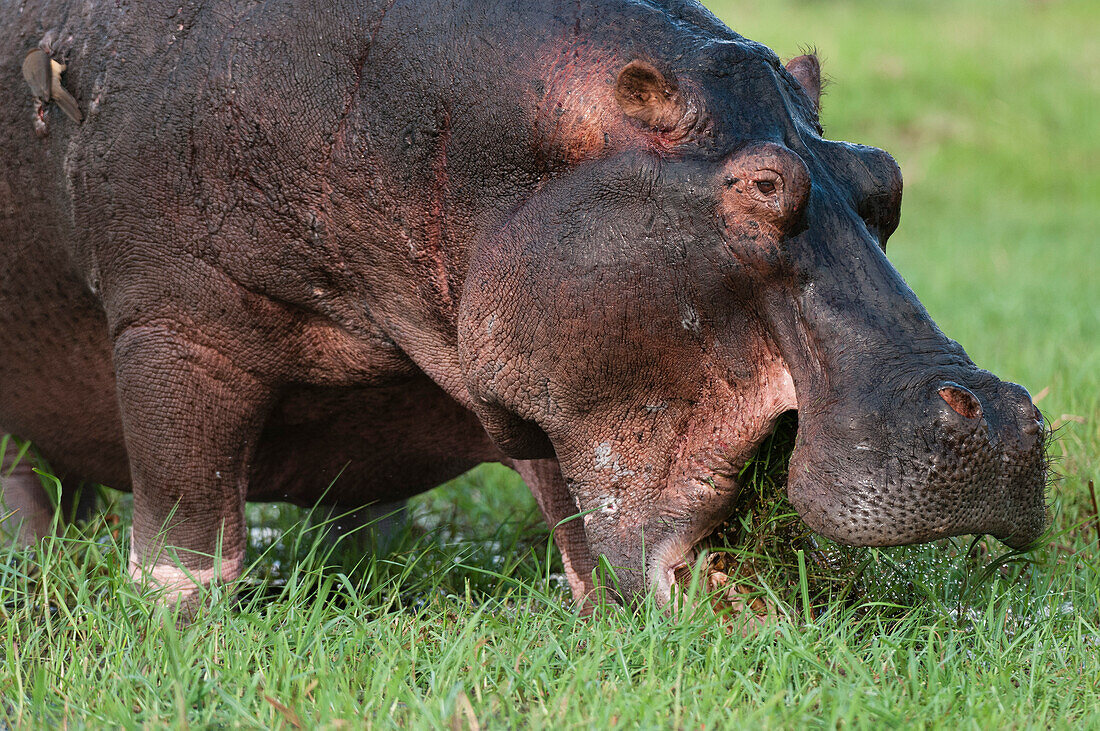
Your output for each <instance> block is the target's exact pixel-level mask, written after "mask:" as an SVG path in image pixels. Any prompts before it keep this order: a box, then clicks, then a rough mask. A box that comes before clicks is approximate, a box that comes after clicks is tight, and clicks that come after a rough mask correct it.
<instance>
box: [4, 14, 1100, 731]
mask: <svg viewBox="0 0 1100 731" xmlns="http://www.w3.org/2000/svg"><path fill="white" fill-rule="evenodd" d="M715 8H716V10H717V11H718V13H719V14H720V15H721V16H722V17H723V19H724V20H726V21H727V22H729V23H730V24H731V26H732V27H734V28H736V29H738V30H739V31H741V32H743V33H744V34H746V35H748V36H750V37H752V38H755V39H757V40H761V41H764V42H766V43H768V44H769V45H771V46H772V47H774V48H775V49H776V50H777V51H778V52H779V53H780V54H782V55H784V56H790V55H793V54H795V53H797V51H798V47H799V45H800V44H807V43H815V44H816V45H817V46H818V47H819V48H820V49H821V52H822V55H823V57H824V62H825V71H826V72H827V73H828V74H829V75H831V76H832V77H833V78H834V79H835V81H834V83H833V84H832V85H831V86H830V88H829V91H828V94H827V96H826V97H825V100H824V111H823V116H824V121H825V125H826V128H827V131H828V133H829V134H830V136H833V137H837V138H843V139H854V140H858V141H860V142H866V143H869V144H876V145H879V146H882V147H885V148H886V149H888V150H890V151H891V152H892V153H893V154H894V155H895V156H896V157H897V158H898V160H899V162H900V163H901V165H902V169H903V170H904V171H905V173H906V179H907V187H906V200H905V204H904V213H903V218H902V226H901V228H900V229H899V231H898V233H897V234H895V236H894V238H893V239H892V240H891V242H890V247H889V255H890V257H891V259H893V261H894V262H895V263H896V265H897V266H898V268H899V269H900V270H901V272H902V273H903V274H904V275H905V276H906V278H907V279H908V280H909V282H910V283H911V285H912V286H913V288H914V289H915V290H916V292H917V294H918V295H919V296H920V297H921V298H922V300H923V301H924V303H925V305H926V306H927V307H928V309H929V310H930V312H931V313H932V315H933V316H934V317H935V318H936V320H937V322H939V324H940V325H941V327H942V328H943V329H944V330H945V331H946V332H947V333H948V334H949V335H951V336H952V337H954V338H956V339H958V340H959V341H960V342H961V343H963V344H964V345H965V346H966V348H967V350H968V352H969V353H970V354H971V356H972V357H973V358H974V360H975V361H976V362H978V363H979V364H980V365H982V366H984V367H987V368H989V369H991V370H993V371H995V372H997V373H998V374H999V375H1002V376H1004V377H1006V378H1009V379H1012V380H1015V381H1017V382H1019V383H1022V384H1023V385H1025V386H1026V387H1027V388H1028V389H1029V390H1031V392H1032V393H1033V394H1043V397H1042V400H1041V401H1040V406H1041V407H1042V408H1043V409H1044V411H1045V412H1046V413H1047V415H1048V417H1049V418H1050V420H1051V421H1053V422H1055V423H1057V424H1058V426H1059V430H1058V438H1057V440H1056V441H1055V443H1054V456H1055V458H1056V467H1057V469H1058V470H1059V472H1060V473H1061V478H1060V479H1059V480H1058V481H1057V482H1056V483H1055V484H1054V485H1053V487H1052V490H1051V503H1052V510H1053V514H1054V517H1055V522H1054V529H1053V533H1052V535H1051V536H1050V540H1049V541H1048V542H1047V544H1046V545H1045V546H1044V547H1042V548H1040V549H1039V550H1036V551H1033V552H1032V553H1030V554H1027V555H1025V556H1008V557H1007V560H1003V561H1002V560H1000V559H1001V558H1002V557H1004V554H1005V551H1004V548H1003V547H1001V546H999V545H998V544H996V542H992V541H991V542H984V541H982V542H977V543H975V544H973V545H972V543H971V542H970V541H967V540H961V539H960V540H958V541H955V542H945V543H943V544H940V545H937V546H930V547H919V548H908V549H894V550H891V551H879V552H873V551H860V552H843V551H841V550H840V549H837V548H835V547H832V546H829V545H827V544H825V543H822V542H819V541H817V539H815V538H814V537H813V536H811V535H809V534H808V533H806V532H805V529H804V528H802V527H801V525H800V523H799V522H798V521H797V519H795V518H793V517H792V515H791V513H790V511H789V509H788V508H787V507H785V504H784V503H783V501H782V499H781V498H782V480H783V470H784V468H785V464H784V456H785V454H786V453H787V451H788V449H789V443H787V442H784V439H787V438H789V437H785V436H784V434H783V433H782V432H780V433H777V435H776V436H775V437H774V438H773V440H772V441H771V442H769V444H768V445H766V447H765V449H764V450H763V451H762V454H761V457H760V459H759V460H758V461H757V462H755V463H754V464H753V465H751V466H750V468H749V469H748V471H747V472H746V474H745V475H744V477H745V478H746V481H747V483H748V484H749V489H748V490H747V491H746V498H745V499H746V502H745V504H744V505H743V510H742V511H741V512H740V513H739V517H738V520H737V521H735V522H734V523H732V524H731V525H730V526H728V532H727V534H726V536H727V538H728V539H729V540H728V542H729V543H731V544H734V545H735V546H736V548H737V549H738V550H737V552H730V551H728V550H723V547H722V546H721V545H716V546H715V549H714V550H715V552H716V555H718V556H719V558H721V559H722V560H723V561H726V562H727V563H726V564H724V568H726V569H729V570H728V571H726V573H729V574H730V575H731V576H732V577H733V579H732V580H733V581H735V582H738V583H740V584H741V585H742V586H743V587H744V589H745V591H746V592H747V596H754V597H760V598H762V599H763V600H764V601H765V602H766V604H767V605H768V606H769V607H770V608H771V612H772V619H771V620H770V622H769V623H768V624H767V625H766V626H765V627H764V628H762V629H758V630H757V631H755V632H750V633H748V634H747V635H745V636H743V634H742V632H741V631H740V626H739V625H738V624H737V622H736V620H732V621H731V620H730V619H728V618H723V617H718V616H716V615H715V612H714V610H713V609H712V608H711V605H710V603H709V602H708V601H706V600H705V598H704V597H702V596H701V592H700V589H699V586H700V581H696V582H695V583H694V584H693V586H694V588H693V589H692V590H691V591H694V592H695V594H693V595H691V596H689V597H688V601H687V602H685V604H686V605H689V606H693V605H694V606H698V607H699V609H698V611H688V610H685V611H682V612H680V613H678V614H675V615H671V616H670V615H666V614H664V613H662V612H660V611H658V610H657V609H656V608H655V607H654V606H652V605H651V604H647V605H645V606H643V607H641V608H640V609H639V610H638V611H637V612H624V611H607V612H604V613H602V614H601V615H600V616H599V617H597V618H594V619H587V620H582V619H578V618H577V617H575V616H574V615H573V613H572V612H571V611H570V610H569V609H568V607H567V606H566V598H567V593H566V591H565V590H564V588H563V587H562V584H561V581H560V579H559V577H558V576H557V573H558V572H559V571H560V565H559V559H558V558H557V556H556V554H555V553H554V552H553V551H551V550H549V547H548V533H547V528H546V526H545V525H543V524H542V523H541V521H540V520H539V519H538V514H537V511H536V510H535V507H534V504H533V502H532V500H531V498H530V496H529V495H528V494H527V493H526V491H525V489H524V488H523V487H522V485H521V484H520V483H519V481H518V479H517V478H515V476H514V475H512V474H511V473H510V472H509V471H508V470H506V469H504V468H500V467H496V466H486V467H483V468H481V469H479V470H477V471H475V472H474V473H471V474H470V475H468V476H466V477H464V478H462V479H460V480H457V481H455V482H454V483H452V484H450V485H447V486H445V487H443V488H441V489H440V490H437V491H434V492H432V493H429V494H428V495H425V496H422V497H421V498H418V499H417V501H416V505H415V516H416V523H417V525H418V526H419V529H418V530H417V531H415V532H413V533H410V534H409V535H407V536H405V537H404V538H403V540H402V541H401V542H400V543H399V544H398V546H397V547H396V549H395V550H394V551H393V552H392V553H391V554H389V555H388V556H386V557H384V558H375V557H372V556H367V557H364V556H363V555H362V553H361V552H359V551H356V550H339V549H337V550H333V549H332V546H331V544H330V543H328V542H326V541H324V540H321V538H320V531H319V530H318V529H317V528H316V527H314V526H313V525H312V524H311V523H310V522H309V521H307V520H306V519H305V516H304V514H303V513H301V512H300V511H296V510H289V509H281V508H279V507H277V506H251V507H250V508H249V510H250V514H251V515H250V517H251V519H252V521H251V524H252V525H253V526H255V527H256V530H254V531H253V540H252V544H251V545H250V560H252V561H253V562H254V566H253V568H252V570H251V571H250V572H249V578H248V579H246V580H245V581H244V582H242V583H241V584H239V585H236V586H233V587H227V588H223V589H219V590H217V594H216V596H213V597H212V598H211V605H212V606H211V608H210V609H209V611H207V612H205V613H204V614H203V615H202V616H201V618H200V620H199V621H198V622H196V623H195V624H193V625H192V626H190V627H187V628H185V629H178V628H177V626H176V623H175V622H174V620H173V618H172V617H171V616H170V615H169V614H168V613H167V612H166V611H165V610H163V609H158V608H157V607H156V605H155V604H154V603H153V602H151V601H150V600H149V598H148V597H147V596H144V595H143V593H142V591H141V590H140V589H139V588H137V587H134V586H132V585H131V584H130V583H129V582H128V580H127V579H126V578H125V576H126V571H125V566H126V533H125V526H126V525H127V520H126V518H125V513H126V506H125V501H123V502H122V504H121V505H120V506H119V507H117V508H112V509H111V511H109V512H110V514H114V513H121V514H122V516H123V519H122V520H121V521H116V520H114V519H110V518H101V519H97V520H96V521H95V522H94V523H93V524H92V525H90V526H87V527H86V528H85V530H83V531H71V532H70V533H69V534H68V535H67V536H65V537H62V538H58V539H56V540H52V541H46V542H44V543H43V544H41V545H40V546H38V547H37V549H36V550H34V551H13V550H6V551H4V552H2V553H0V728H3V727H4V726H5V724H6V725H8V726H11V727H20V728H22V727H31V728H34V727H55V726H60V725H63V724H66V725H68V726H76V727H80V726H91V727H100V726H128V727H130V726H132V727H138V726H153V727H161V726H178V727H183V726H195V727H210V726H218V727H221V726H232V727H237V726H246V727H248V726H262V727H272V726H274V727H291V728H293V727H324V728H341V727H352V728H359V727H372V726H379V727H388V726H409V727H418V728H419V727H440V726H451V727H456V728H461V727H483V728H484V727H515V726H521V725H522V726H535V727H555V728H556V727H562V726H566V727H569V726H572V727H592V726H600V727H612V726H614V727H646V728H654V727H659V728H664V727H677V728H679V727H683V728H688V727H690V728H699V727H706V728H711V727H727V726H732V725H738V726H740V725H746V726H748V725H751V726H761V727H784V728H786V727H801V726H811V727H830V728H836V727H838V726H840V725H844V726H879V725H883V724H890V725H894V726H901V727H936V726H948V727H953V728H954V727H971V728H987V727H1010V728H1020V727H1044V728H1045V727H1051V726H1053V727H1066V728H1068V727H1075V728H1076V727H1085V728H1087V727H1096V726H1098V725H1100V553H1098V545H1097V538H1096V533H1095V532H1094V531H1095V528H1094V524H1093V523H1092V522H1091V521H1093V520H1094V517H1095V514H1094V511H1093V508H1092V503H1091V500H1090V499H1089V494H1088V488H1087V484H1088V481H1089V480H1090V479H1091V480H1100V460H1098V458H1097V455H1098V454H1100V292H1098V289H1097V287H1098V284H1097V283H1098V282H1100V263H1098V262H1100V256H1098V255H1097V243H1098V242H1097V240H1096V236H1097V234H1096V223H1097V220H1096V216H1097V202H1098V201H1100V122H1098V120H1100V114H1098V112H1100V44H1098V42H1097V40H1096V35H1095V30H1094V29H1095V28H1096V27H1097V23H1098V22H1100V11H1097V10H1096V9H1094V8H1093V7H1092V5H1091V4H1089V3H1086V2H1059V1H1058V0H1051V1H1050V2H1023V0H995V1H994V0H975V1H974V2H969V3H965V4H964V3H947V2H933V1H932V0H918V1H915V2H913V1H911V2H901V1H900V0H897V1H894V0H886V1H885V2H883V1H882V0H879V1H878V2H871V1H870V0H866V1H863V0H844V1H841V0H837V1H834V2H821V1H811V0H804V1H803V2H794V1H792V0H786V1H777V2H770V3H760V2H751V3H750V2H720V3H715ZM261 527H262V528H263V529H261ZM815 541H817V542H815ZM800 550H801V554H799V551H800ZM737 567H747V569H743V570H735V569H736V568H737Z"/></svg>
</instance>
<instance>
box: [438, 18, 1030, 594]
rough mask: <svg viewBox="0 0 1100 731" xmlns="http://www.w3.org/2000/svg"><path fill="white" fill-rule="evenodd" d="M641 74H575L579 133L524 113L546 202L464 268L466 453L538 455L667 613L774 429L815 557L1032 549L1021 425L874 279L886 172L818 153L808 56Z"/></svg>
mask: <svg viewBox="0 0 1100 731" xmlns="http://www.w3.org/2000/svg"><path fill="white" fill-rule="evenodd" d="M657 56H658V54H655V55H654V56H651V57H648V58H647V57H638V56H635V57H633V58H631V57H630V56H627V57H620V58H618V59H616V61H615V62H614V64H613V65H611V66H609V67H608V68H606V69H600V70H599V72H598V73H593V75H592V78H593V79H595V80H594V81H591V82H587V83H589V84H590V86H589V87H586V95H580V96H584V98H585V99H587V100H588V101H587V102H586V103H587V104H589V105H591V107H592V109H594V110H595V111H590V113H589V114H587V116H584V115H583V114H582V113H581V112H578V111H577V110H574V109H571V108H570V106H569V104H570V101H569V99H571V98H575V97H576V96H578V95H576V94H572V95H569V94H566V93H565V92H560V96H559V97H557V100H556V101H555V100H554V98H553V97H554V94H555V90H554V89H553V88H550V89H548V90H547V97H548V101H547V103H554V104H557V106H558V109H559V113H558V114H557V119H558V124H557V126H556V127H555V130H554V135H556V136H551V135H547V137H546V138H545V139H543V140H542V141H541V142H540V144H543V146H544V147H545V149H546V150H547V153H546V157H547V160H548V162H547V174H546V176H545V182H544V183H543V184H542V185H541V187H539V188H538V190H537V192H535V193H534V194H533V195H532V196H530V197H529V198H528V199H527V200H526V201H524V202H523V203H522V204H520V205H519V206H518V207H517V208H515V209H514V210H512V211H510V212H509V213H508V216H507V218H506V220H504V221H503V222H501V224H500V225H499V230H498V231H496V232H495V233H494V235H493V236H491V237H489V238H488V239H487V240H486V241H485V242H484V244H483V245H482V246H481V247H480V248H479V249H478V250H477V251H476V252H474V254H473V257H472V261H471V268H470V274H469V278H468V280H467V282H466V287H465V291H464V294H463V301H462V308H461V315H460V330H459V347H460V353H461V356H462V358H463V367H464V373H465V377H466V380H467V386H468V388H469V391H470V394H471V398H472V400H473V402H474V407H475V410H476V412H477V413H478V416H479V417H480V418H481V421H482V423H483V424H484V425H485V427H486V429H487V431H488V432H489V434H490V435H491V436H492V437H493V439H494V440H495V441H496V443H497V444H498V445H499V446H500V448H501V449H502V450H503V451H504V452H505V453H506V454H508V455H510V456H511V457H513V458H519V459H524V458H538V457H551V456H553V457H556V458H557V460H558V462H559V464H560V467H561V471H562V475H563V476H564V478H565V482H566V486H567V489H568V493H569V495H570V497H571V498H572V500H574V501H575V503H576V508H577V511H578V512H580V513H582V514H583V515H584V517H583V520H584V526H585V533H586V535H587V538H588V541H589V544H590V546H591V547H592V549H593V551H594V552H595V553H598V554H602V555H604V556H606V557H607V559H608V560H609V561H610V563H611V564H612V565H613V566H618V567H620V568H621V571H620V572H619V580H620V582H621V584H622V586H623V587H624V588H625V591H626V593H628V594H631V595H636V594H637V593H639V592H641V591H642V590H644V589H645V588H646V587H647V585H648V586H650V587H653V588H656V589H657V591H658V595H659V596H660V597H661V598H663V599H667V596H668V590H669V587H670V583H671V582H672V580H673V579H672V575H673V571H674V569H675V568H677V567H678V566H680V565H682V563H683V562H684V561H687V560H690V559H691V556H692V549H693V546H694V545H695V544H696V543H697V542H698V541H699V540H701V539H702V538H703V537H705V536H706V535H707V534H709V533H710V532H711V531H713V530H714V528H715V527H716V526H717V524H718V523H720V522H721V521H722V520H724V519H726V518H727V517H728V516H729V514H730V512H731V511H732V509H733V505H734V500H735V498H736V494H737V489H738V485H737V483H736V476H737V474H738V472H739V470H740V469H741V467H743V466H744V464H745V462H746V460H747V459H748V458H749V457H751V455H752V454H753V452H754V450H755V449H756V448H757V447H758V446H759V444H760V443H761V441H762V440H763V439H764V438H765V437H766V436H767V435H768V434H769V432H770V431H771V430H772V429H773V427H774V424H775V421H776V419H777V418H778V417H779V415H780V414H782V413H783V412H785V411H789V410H792V409H796V410H797V411H798V435H797V439H796V445H795V449H794V454H793V457H792V460H791V465H790V481H789V485H788V493H789V497H790V500H791V502H792V503H793V505H794V506H795V507H796V509H797V510H798V511H799V513H800V515H801V516H802V518H803V519H804V520H805V521H806V523H808V524H809V525H810V527H812V528H813V529H814V530H816V531H818V532H820V533H821V534H823V535H825V536H827V537H829V538H832V539H835V540H837V541H840V542H842V543H846V544H852V545H865V546H886V545H897V544H905V543H916V542H923V541H931V540H935V539H938V538H943V537H946V536H953V535H959V534H966V533H989V534H992V535H994V536H996V537H997V538H999V539H1000V540H1002V541H1003V542H1005V543H1006V544H1008V545H1010V546H1013V547H1021V546H1024V545H1026V544H1028V543H1030V542H1032V541H1034V540H1035V539H1036V538H1037V537H1038V536H1039V535H1040V533H1041V532H1042V530H1043V528H1044V525H1045V522H1046V508H1045V503H1044V488H1045V481H1046V461H1045V452H1044V447H1045V439H1044V437H1045V434H1046V429H1045V427H1044V424H1043V418H1042V416H1041V415H1040V413H1039V411H1038V410H1037V409H1036V407H1035V406H1034V404H1033V403H1032V401H1031V398H1030V397H1029V395H1028V393H1027V392H1026V391H1025V390H1024V389H1023V388H1021V387H1020V386H1017V385H1015V384H1011V383H1005V382H1003V381H1000V380H998V379H997V378H996V377H995V376H993V375H992V374H990V373H989V372H987V371H984V370H981V369H979V368H977V367H976V366H975V365H974V364H973V362H971V360H970V359H969V358H968V357H967V355H966V353H965V352H964V351H963V349H962V348H961V347H960V346H959V345H958V344H957V343H955V342H954V341H952V340H950V339H949V338H947V337H946V336H945V335H944V334H943V333H942V332H941V331H940V330H939V329H938V328H937V327H936V325H935V323H933V322H932V320H931V318H930V317H929V315H928V313H927V312H926V311H925V309H924V308H923V307H922V306H921V304H920V302H919V301H918V300H917V298H916V296H915V295H914V294H913V292H912V291H911V290H910V289H909V287H908V286H907V285H906V284H905V282H904V281H903V279H902V278H901V276H900V275H899V274H898V273H897V271H895V269H894V268H893V267H892V266H891V265H890V263H889V261H888V260H887V258H886V255H885V245H886V241H887V238H888V237H889V236H890V234H891V233H892V232H893V231H894V229H895V228H896V227H897V225H898V221H899V215H900V205H901V193H902V178H901V173H900V171H899V169H898V166H897V165H896V164H895V162H894V160H893V159H892V158H891V157H890V156H889V155H888V154H887V153H885V152H883V151H882V150H878V149H875V148H871V147H865V146H861V145H854V144H849V143H846V142H834V141H830V140H826V139H824V138H823V136H822V130H821V127H820V125H819V123H818V119H817V104H818V91H819V87H820V83H819V76H818V70H817V61H816V59H814V58H813V57H800V58H798V59H796V60H795V61H793V62H792V63H791V64H788V65H787V66H786V67H784V66H783V65H781V64H780V62H779V60H778V58H777V57H776V56H775V54H774V53H772V52H771V51H770V50H769V49H767V48H765V47H763V46H760V45H759V44H755V43H752V42H750V41H747V40H745V39H740V38H736V39H734V40H722V41H712V42H709V43H706V44H702V45H699V46H697V47H696V50H695V51H693V52H692V53H688V54H681V55H680V56H679V57H678V60H677V61H676V63H675V64H663V63H662V62H660V61H659V60H657ZM578 83H579V82H578ZM601 83H602V84H605V85H606V89H605V91H603V92H600V89H599V88H598V85H599V84H601ZM574 91H575V90H574ZM563 100H564V101H563ZM582 111H583V110H582ZM578 115H580V116H578ZM571 125H572V126H571ZM536 126H537V125H536ZM594 126H599V127H600V128H599V129H596V130H594V129H593V127H594ZM571 134H572V135H575V136H577V137H578V139H580V140H581V142H583V143H584V144H580V143H576V144H571V145H570V144H566V143H564V142H563V141H562V139H563V138H568V137H569V135H571ZM574 142H576V141H575V140H574ZM578 150H581V151H582V152H581V153H578ZM555 155H557V157H555Z"/></svg>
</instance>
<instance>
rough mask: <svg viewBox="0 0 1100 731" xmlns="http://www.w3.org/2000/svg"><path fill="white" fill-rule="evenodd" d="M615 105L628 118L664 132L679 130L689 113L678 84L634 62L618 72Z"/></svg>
mask: <svg viewBox="0 0 1100 731" xmlns="http://www.w3.org/2000/svg"><path fill="white" fill-rule="evenodd" d="M615 101H616V102H618V104H619V108H620V109H622V110H623V112H624V113H625V114H626V116H628V117H630V118H631V119H636V120H638V121H639V122H641V123H642V124H644V125H646V126H648V127H653V128H654V129H659V130H664V131H667V130H670V129H673V128H674V127H676V125H677V124H679V123H680V122H681V121H682V120H683V118H684V114H685V112H686V105H685V103H684V99H683V97H681V96H680V91H679V89H678V88H677V86H676V80H675V79H671V78H667V77H666V76H665V75H664V74H662V73H661V72H660V71H658V70H657V68H656V67H655V66H654V65H653V64H651V63H648V62H646V61H641V60H637V61H631V62H630V63H628V64H627V65H626V66H624V67H623V70H622V71H620V72H619V78H618V80H617V81H616V82H615Z"/></svg>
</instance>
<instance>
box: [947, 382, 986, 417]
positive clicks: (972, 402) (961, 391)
mask: <svg viewBox="0 0 1100 731" xmlns="http://www.w3.org/2000/svg"><path fill="white" fill-rule="evenodd" d="M940 398H942V399H943V400H944V401H946V402H947V405H948V406H950V407H951V409H952V410H953V411H954V412H955V413H956V414H958V415H959V416H962V417H964V418H967V419H977V418H979V417H980V416H981V415H982V404H981V402H980V401H978V397H977V396H975V395H974V394H972V393H971V392H970V391H968V390H967V389H965V388H963V387H962V386H957V385H954V384H950V385H947V386H944V387H943V388H941V389H940Z"/></svg>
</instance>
